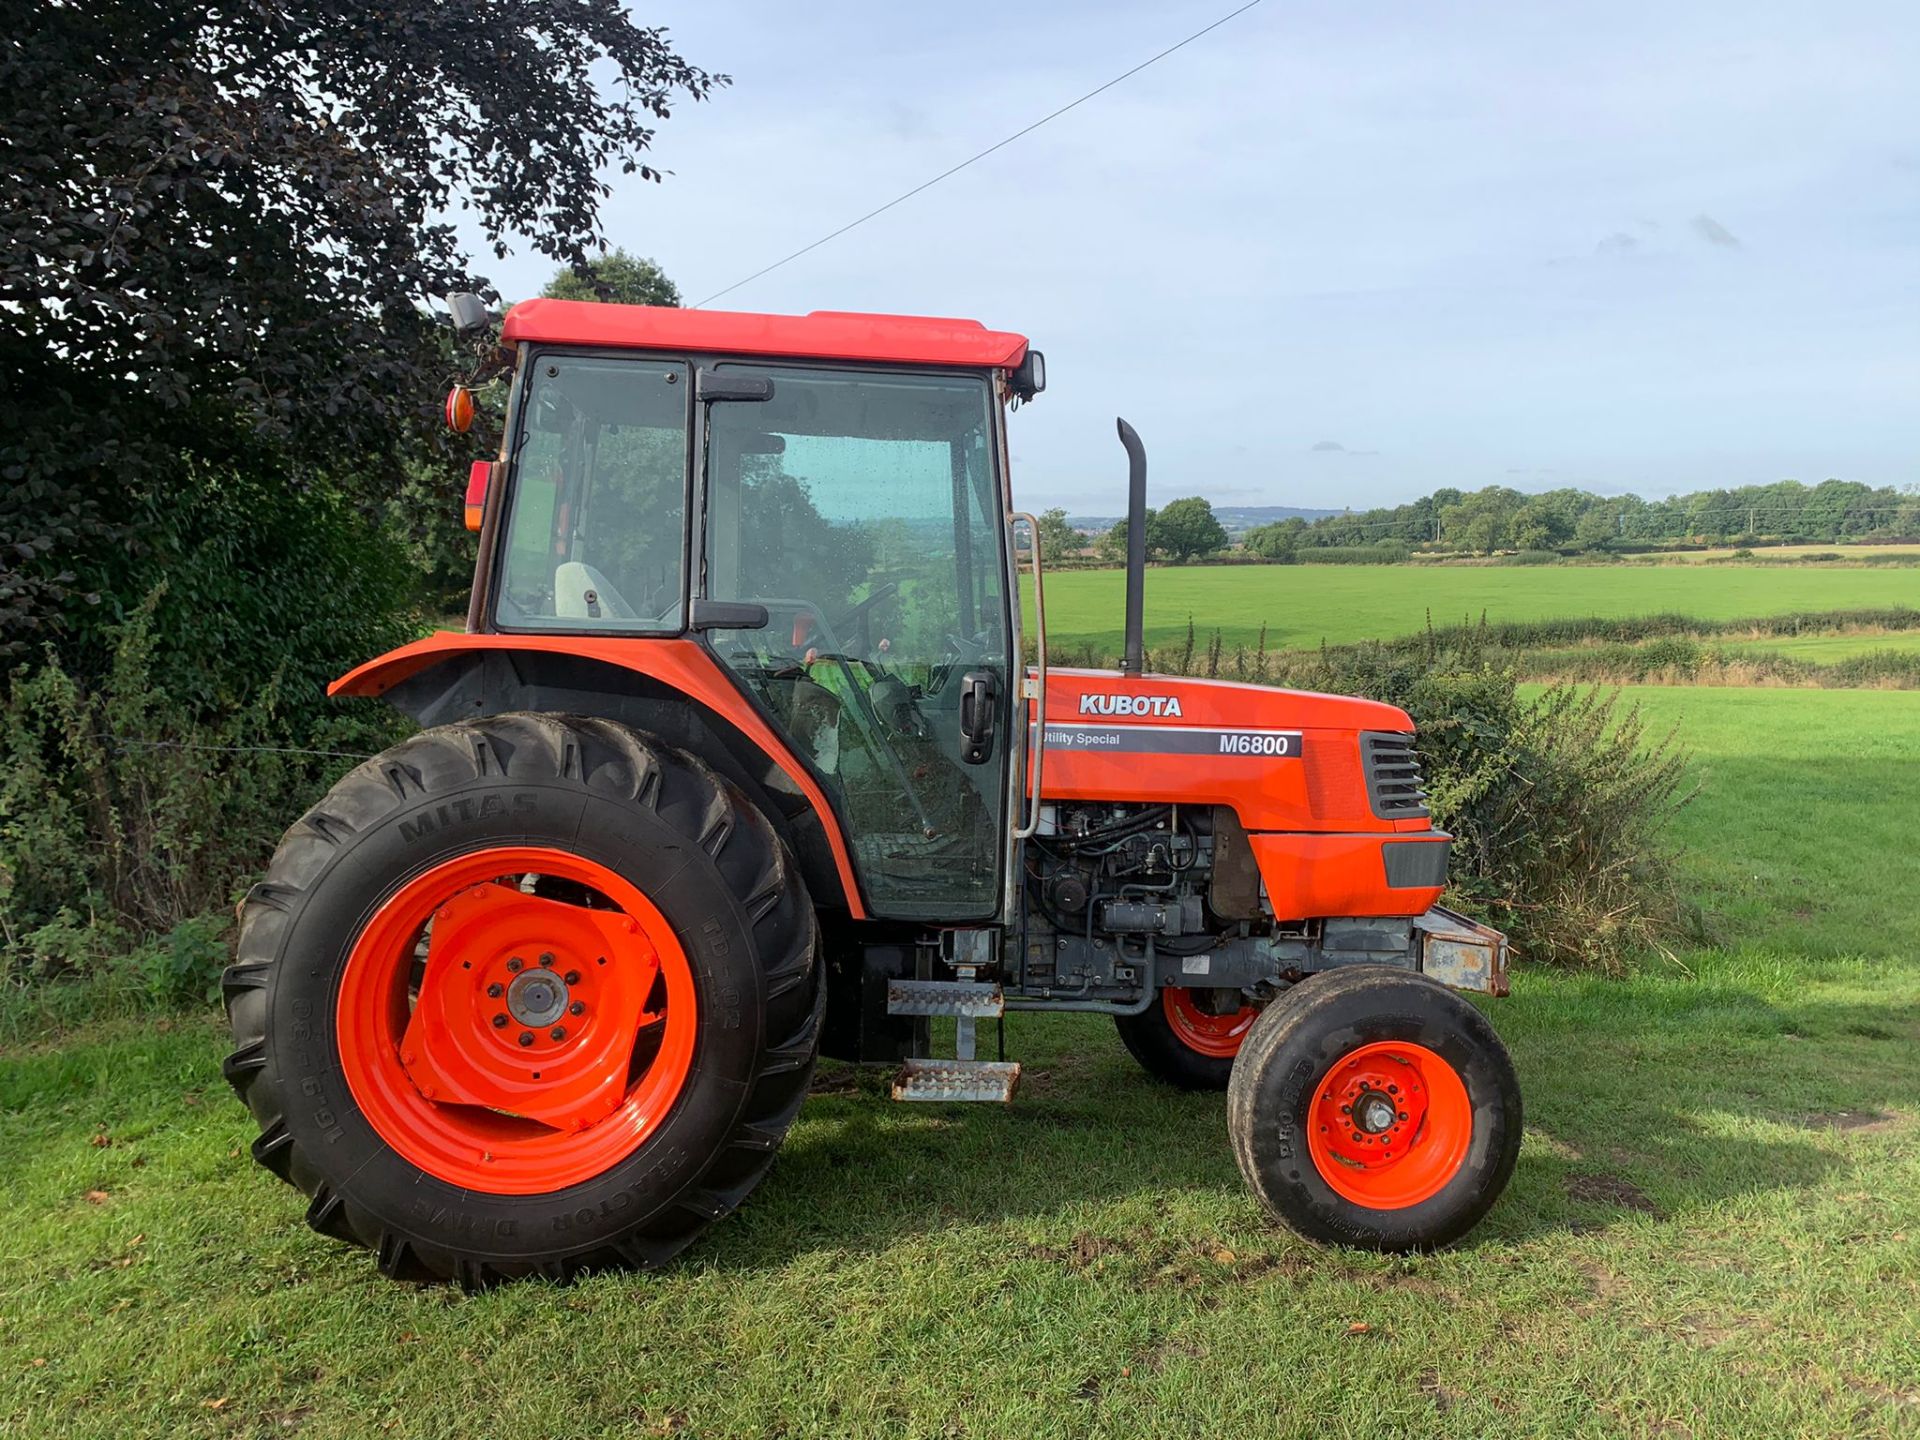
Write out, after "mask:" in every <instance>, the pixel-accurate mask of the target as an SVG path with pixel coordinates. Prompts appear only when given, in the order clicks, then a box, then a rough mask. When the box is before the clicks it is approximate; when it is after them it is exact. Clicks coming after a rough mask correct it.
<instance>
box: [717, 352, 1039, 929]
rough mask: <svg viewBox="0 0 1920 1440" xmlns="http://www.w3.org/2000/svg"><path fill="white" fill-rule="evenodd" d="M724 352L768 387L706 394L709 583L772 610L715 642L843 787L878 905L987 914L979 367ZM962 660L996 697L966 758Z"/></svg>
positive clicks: (1004, 709) (992, 635)
mask: <svg viewBox="0 0 1920 1440" xmlns="http://www.w3.org/2000/svg"><path fill="white" fill-rule="evenodd" d="M725 368H736V367H725ZM737 368H744V369H751V370H753V372H754V373H757V374H769V375H771V376H772V378H773V382H774V394H773V398H772V399H771V400H767V401H764V402H725V403H720V404H716V405H714V406H713V407H712V409H711V411H710V414H709V418H708V426H707V446H708V449H707V467H706V476H707V482H706V483H707V519H706V525H707V530H706V544H705V555H704V559H705V564H706V591H705V593H706V594H707V595H709V596H710V597H712V598H714V599H716V600H743V601H751V602H756V603H758V604H761V605H764V606H766V607H767V609H768V612H769V614H770V616H771V623H770V624H769V625H768V626H767V627H766V628H765V629H762V630H753V631H745V630H737V631H718V632H714V634H713V636H712V639H713V642H714V646H715V650H716V652H717V653H718V654H719V655H720V657H721V659H722V660H723V661H724V662H725V663H726V664H727V665H728V666H730V667H731V668H732V669H733V670H734V672H735V673H736V674H737V675H739V676H740V677H741V678H742V679H743V680H744V682H745V683H746V684H747V685H748V687H749V688H750V689H752V690H753V691H754V693H755V694H756V695H757V696H758V697H759V698H760V700H761V701H762V703H763V704H765V705H766V707H767V708H768V709H769V710H770V711H771V712H772V713H773V714H774V716H775V718H776V720H777V721H778V722H779V723H780V724H781V725H782V727H783V728H784V729H785V730H786V732H787V735H788V737H789V741H790V743H791V744H792V745H793V747H794V749H795V750H796V751H797V752H798V753H799V754H801V755H803V756H805V757H806V758H807V759H808V760H809V761H810V762H811V763H812V765H813V767H814V769H815V770H816V772H818V773H819V775H820V776H821V777H822V779H823V781H824V783H825V784H826V785H827V786H828V787H829V788H830V789H831V790H832V791H833V792H834V794H835V796H836V799H837V800H838V802H839V807H840V811H841V814H842V817H843V819H844V821H845V823H846V826H847V829H848V831H849V833H850V838H851V840H852V842H853V848H854V852H855V863H856V865H857V866H858V867H859V869H860V871H861V877H862V880H863V883H864V884H865V886H866V890H867V895H868V898H869V900H870V901H871V902H872V904H873V907H874V909H875V910H876V911H878V913H880V914H882V915H890V916H898V917H901V918H914V917H939V918H951V919H966V918H976V917H985V916H988V915H991V914H993V913H994V911H995V910H996V909H997V907H998V903H999V887H1000V879H1001V876H1000V856H1001V845H1002V837H1003V836H1004V833H1005V826H1004V815H1003V812H1004V808H1005V784H1006V770H1005V765H1006V757H1007V749H1008V746H1009V744H1010V743H1012V742H1013V741H1015V740H1016V739H1017V737H1011V736H1009V735H1008V733H1007V730H1008V716H1009V714H1010V713H1011V704H1012V696H1011V690H1010V687H1009V680H1008V674H1009V672H1008V656H1007V650H1008V647H1009V643H1010V634H1009V630H1008V627H1007V617H1006V611H1005V604H1004V569H1003V566H1004V564H1005V560H1004V555H1003V552H1002V550H1001V524H1000V520H999V516H1000V502H999V499H998V497H997V494H996V491H995V485H994V475H993V464H992V461H991V455H992V428H991V414H992V412H991V408H990V407H991V405H992V395H991V392H990V390H989V388H988V385H987V382H986V380H985V379H984V378H973V377H968V376H930V375H904V374H903V375H884V374H871V373H854V372H845V371H827V370H784V369H766V368H764V367H759V366H752V367H737ZM970 679H971V680H972V681H973V682H974V683H975V684H976V686H977V685H978V684H980V683H982V682H984V683H986V684H988V685H990V686H991V687H992V693H993V695H994V697H995V702H994V705H993V707H991V708H992V709H993V710H994V711H995V715H996V721H995V723H996V728H995V734H994V738H993V743H992V745H991V747H989V748H988V749H987V751H986V752H985V754H984V756H980V757H978V761H979V763H969V762H968V759H967V758H966V755H965V753H964V752H965V751H966V749H967V746H966V744H965V742H964V740H963V737H962V735H961V733H960V697H961V693H962V691H963V690H964V689H965V688H966V687H967V685H968V683H969V680H970Z"/></svg>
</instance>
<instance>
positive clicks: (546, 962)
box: [540, 950, 553, 970]
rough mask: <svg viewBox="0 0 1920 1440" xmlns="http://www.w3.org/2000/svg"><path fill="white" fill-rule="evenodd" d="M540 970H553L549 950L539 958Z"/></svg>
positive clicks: (551, 956)
mask: <svg viewBox="0 0 1920 1440" xmlns="http://www.w3.org/2000/svg"><path fill="white" fill-rule="evenodd" d="M540 968H541V969H542V970H551V969H552V968H553V952H552V951H551V950H549V951H547V953H546V954H544V955H542V956H541V957H540Z"/></svg>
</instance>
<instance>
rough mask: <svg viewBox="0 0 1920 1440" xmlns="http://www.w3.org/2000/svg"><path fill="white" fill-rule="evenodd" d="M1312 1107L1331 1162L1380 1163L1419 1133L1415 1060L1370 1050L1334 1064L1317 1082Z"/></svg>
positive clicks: (1422, 1112) (1422, 1100) (1421, 1091)
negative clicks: (1318, 1090) (1316, 1096)
mask: <svg viewBox="0 0 1920 1440" xmlns="http://www.w3.org/2000/svg"><path fill="white" fill-rule="evenodd" d="M1314 1112H1315V1116H1314V1118H1315V1126H1316V1128H1317V1130H1318V1132H1319V1138H1320V1141H1321V1143H1322V1144H1324V1145H1325V1147H1326V1150H1327V1152H1328V1154H1329V1155H1330V1156H1331V1157H1332V1158H1333V1159H1334V1160H1335V1161H1336V1162H1337V1163H1339V1164H1342V1165H1346V1166H1351V1167H1352V1168H1354V1169H1357V1170H1371V1169H1380V1168H1384V1167H1386V1166H1389V1165H1391V1164H1393V1163H1394V1161H1396V1160H1398V1159H1401V1158H1403V1157H1404V1156H1405V1155H1406V1154H1407V1153H1408V1151H1409V1150H1410V1149H1411V1148H1412V1146H1413V1145H1414V1143H1415V1142H1416V1141H1417V1140H1418V1139H1419V1138H1420V1133H1421V1125H1422V1122H1423V1121H1424V1120H1425V1119H1426V1114H1427V1100H1426V1087H1425V1086H1424V1085H1423V1084H1422V1083H1421V1079H1420V1072H1419V1070H1418V1068H1417V1067H1416V1066H1414V1065H1412V1064H1409V1063H1408V1062H1407V1061H1405V1060H1403V1059H1400V1058H1398V1057H1396V1056H1394V1055H1392V1054H1389V1053H1386V1052H1382V1051H1378V1050H1376V1051H1375V1052H1374V1053H1370V1054H1364V1055H1356V1056H1353V1057H1350V1058H1349V1059H1348V1060H1347V1062H1346V1063H1345V1064H1343V1065H1339V1066H1336V1067H1335V1069H1334V1071H1333V1073H1332V1074H1330V1075H1329V1076H1327V1078H1326V1079H1325V1080H1324V1081H1322V1082H1321V1085H1320V1096H1319V1098H1318V1100H1317V1101H1316V1102H1315V1105H1314Z"/></svg>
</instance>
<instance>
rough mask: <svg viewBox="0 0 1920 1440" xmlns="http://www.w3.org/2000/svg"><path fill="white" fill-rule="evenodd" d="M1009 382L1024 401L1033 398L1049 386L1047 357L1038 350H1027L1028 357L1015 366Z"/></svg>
mask: <svg viewBox="0 0 1920 1440" xmlns="http://www.w3.org/2000/svg"><path fill="white" fill-rule="evenodd" d="M1008 383H1009V384H1010V385H1012V387H1013V393H1014V394H1015V395H1018V396H1019V397H1020V399H1021V400H1022V401H1023V402H1024V401H1027V400H1031V399H1033V397H1034V396H1036V395H1038V394H1039V393H1040V392H1041V391H1042V390H1044V389H1046V388H1047V357H1046V356H1044V355H1042V354H1041V353H1040V352H1039V351H1038V350H1029V351H1027V354H1026V358H1025V359H1024V360H1022V361H1021V362H1020V363H1019V364H1018V365H1016V366H1014V367H1013V375H1012V377H1011V378H1010V380H1009V381H1008Z"/></svg>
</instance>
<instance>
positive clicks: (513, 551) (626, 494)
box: [495, 355, 692, 634]
mask: <svg viewBox="0 0 1920 1440" xmlns="http://www.w3.org/2000/svg"><path fill="white" fill-rule="evenodd" d="M530 363H531V365H532V367H533V374H532V377H531V380H530V382H529V383H528V386H527V390H526V396H525V400H524V401H523V405H524V410H523V412H522V419H521V424H520V430H519V442H518V449H517V452H516V463H515V465H514V468H513V476H514V479H513V493H512V496H511V499H510V507H509V510H508V514H507V531H506V537H507V540H506V544H507V548H506V565H505V568H504V571H503V575H502V583H501V586H500V590H499V598H498V601H497V605H496V610H495V619H496V620H497V621H498V622H499V623H500V624H501V625H503V626H505V627H507V628H509V629H516V628H519V629H525V628H533V629H541V630H555V629H582V630H618V631H624V632H628V633H634V632H638V633H643V634H644V633H671V632H677V631H678V630H679V629H680V628H681V621H682V616H683V614H684V601H685V593H686V581H685V556H686V543H687V542H686V503H687V502H686V496H687V392H688V391H689V390H690V389H691V388H692V387H691V386H689V385H688V384H687V378H686V376H687V367H686V366H685V365H684V364H682V363H678V362H672V361H648V362H644V363H640V362H635V361H632V360H595V359H586V358H582V357H578V356H567V355H538V356H535V357H534V358H533V360H532V361H531V362H530Z"/></svg>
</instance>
